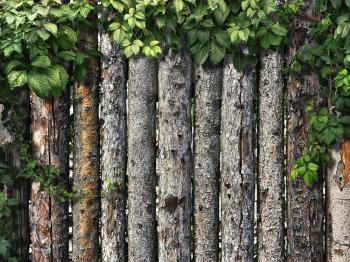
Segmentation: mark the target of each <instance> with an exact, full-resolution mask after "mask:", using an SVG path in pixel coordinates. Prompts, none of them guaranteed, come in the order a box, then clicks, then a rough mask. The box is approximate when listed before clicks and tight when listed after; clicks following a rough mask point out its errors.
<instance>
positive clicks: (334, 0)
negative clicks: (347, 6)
mask: <svg viewBox="0 0 350 262" xmlns="http://www.w3.org/2000/svg"><path fill="white" fill-rule="evenodd" d="M341 2H342V0H331V3H332V6H333V7H334V9H338V8H339V7H340V6H341Z"/></svg>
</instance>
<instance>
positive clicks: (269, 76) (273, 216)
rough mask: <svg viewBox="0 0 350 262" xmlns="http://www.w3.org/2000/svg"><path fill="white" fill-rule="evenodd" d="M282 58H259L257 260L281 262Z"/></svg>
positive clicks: (267, 53) (276, 55)
mask: <svg viewBox="0 0 350 262" xmlns="http://www.w3.org/2000/svg"><path fill="white" fill-rule="evenodd" d="M282 70H283V59H282V55H281V54H280V53H278V52H274V51H264V52H263V53H262V54H261V55H260V74H259V76H260V79H259V126H258V131H259V134H258V138H259V139H258V144H259V151H258V156H259V171H258V174H259V179H258V216H259V219H258V221H259V223H258V261H261V262H263V261H266V262H270V261H271V262H272V261H275V262H282V261H284V258H285V250H284V249H285V247H284V217H285V216H284V206H285V203H284V189H285V187H284V175H285V172H284V148H283V136H284V122H283V109H284V107H283V100H284V99H283V87H284V81H283V75H282Z"/></svg>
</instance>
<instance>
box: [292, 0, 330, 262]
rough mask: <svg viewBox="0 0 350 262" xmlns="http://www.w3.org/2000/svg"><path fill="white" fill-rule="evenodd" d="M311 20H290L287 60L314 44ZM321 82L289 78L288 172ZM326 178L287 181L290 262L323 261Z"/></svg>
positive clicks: (308, 4) (309, 12)
mask: <svg viewBox="0 0 350 262" xmlns="http://www.w3.org/2000/svg"><path fill="white" fill-rule="evenodd" d="M314 4H315V3H314V1H313V0H310V1H306V2H305V6H304V7H303V8H302V9H303V10H304V12H305V13H306V14H307V15H314V14H313V9H314ZM308 24H309V22H308V21H305V20H303V19H302V18H300V17H297V18H295V19H294V20H293V21H292V22H291V25H290V26H291V32H290V36H289V39H290V41H289V46H288V54H287V56H288V59H289V60H291V58H292V57H293V56H294V55H295V53H296V52H297V51H298V50H300V48H302V46H303V45H304V44H305V43H311V44H312V39H309V38H308ZM319 97H320V84H319V81H318V76H317V75H316V74H306V73H304V74H301V75H300V76H298V77H297V78H296V79H288V83H287V99H288V101H287V103H288V105H287V109H288V126H287V133H288V138H287V139H288V141H287V147H288V149H287V171H288V175H289V174H290V172H291V170H292V167H293V163H294V161H296V160H297V159H298V158H299V157H300V156H301V154H302V150H303V146H304V143H305V139H306V135H307V125H308V115H307V113H306V112H305V108H306V106H307V104H308V102H309V101H310V100H311V99H315V100H316V106H318V105H319V104H320V103H321V102H322V101H319ZM322 187H323V178H322V173H321V172H320V173H319V179H318V181H317V182H316V183H315V184H314V185H313V186H312V187H309V186H307V185H306V184H305V183H304V181H303V180H302V178H298V179H296V180H295V181H291V179H290V177H288V181H287V201H288V204H287V205H288V214H287V216H288V227H287V261H305V262H307V261H315V262H316V261H317V262H319V261H323V257H324V256H323V217H324V213H323V208H324V206H323V197H322Z"/></svg>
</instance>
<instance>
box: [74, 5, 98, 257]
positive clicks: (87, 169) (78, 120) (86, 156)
mask: <svg viewBox="0 0 350 262" xmlns="http://www.w3.org/2000/svg"><path fill="white" fill-rule="evenodd" d="M90 2H93V1H90ZM89 19H91V20H94V19H96V17H95V16H90V17H89ZM92 48H95V49H96V48H97V31H96V30H90V31H85V32H81V35H80V39H79V50H81V51H83V52H84V51H87V50H88V49H92ZM85 64H86V66H87V73H86V76H85V79H84V80H83V81H82V82H81V83H78V84H76V85H75V86H74V167H73V169H74V171H73V172H74V187H75V188H76V189H77V191H78V197H79V199H76V200H75V201H74V202H73V261H76V262H80V261H81V262H83V261H92V262H93V261H98V258H99V256H100V255H99V215H100V179H99V175H100V174H99V125H98V80H97V79H98V75H99V68H98V61H97V60H96V59H93V58H91V57H89V58H87V59H86V61H85Z"/></svg>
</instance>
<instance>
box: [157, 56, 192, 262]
mask: <svg viewBox="0 0 350 262" xmlns="http://www.w3.org/2000/svg"><path fill="white" fill-rule="evenodd" d="M158 77H159V158H160V168H159V190H160V192H159V236H158V237H159V261H169V262H171V261H190V258H191V246H190V245H191V244H190V241H191V219H190V218H191V173H192V166H193V163H192V152H191V140H192V131H191V60H190V57H189V55H188V54H187V53H185V52H183V51H180V52H179V53H177V54H175V53H173V52H172V51H170V53H169V54H168V55H167V56H166V57H165V58H164V59H162V60H161V61H160V62H159V75H158Z"/></svg>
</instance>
